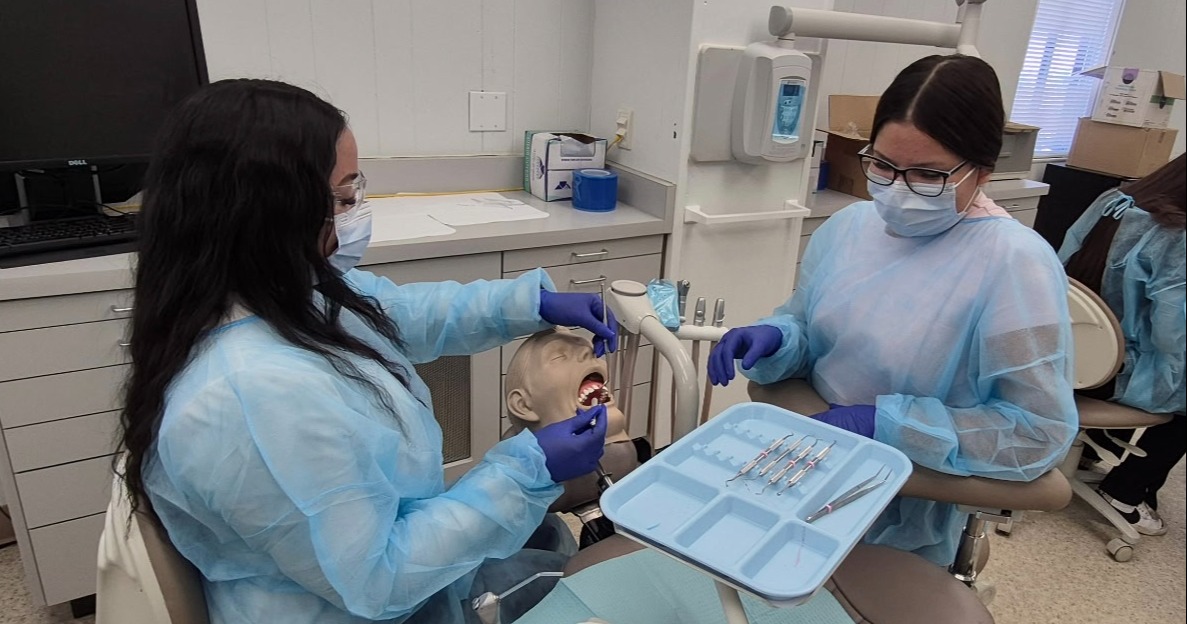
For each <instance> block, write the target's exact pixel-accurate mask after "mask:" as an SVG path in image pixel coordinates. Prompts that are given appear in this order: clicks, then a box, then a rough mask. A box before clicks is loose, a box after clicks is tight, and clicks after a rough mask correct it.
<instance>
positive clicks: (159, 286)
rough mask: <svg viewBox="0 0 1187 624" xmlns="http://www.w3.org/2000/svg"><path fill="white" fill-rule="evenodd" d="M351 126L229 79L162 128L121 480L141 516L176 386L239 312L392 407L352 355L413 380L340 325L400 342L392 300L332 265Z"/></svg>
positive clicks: (145, 224)
mask: <svg viewBox="0 0 1187 624" xmlns="http://www.w3.org/2000/svg"><path fill="white" fill-rule="evenodd" d="M345 129H346V120H345V117H344V116H343V114H342V112H341V111H339V110H337V109H336V108H334V107H333V106H331V105H330V104H328V103H326V102H324V101H322V100H320V99H318V98H317V97H316V96H314V95H313V94H312V93H310V92H308V91H306V90H304V89H300V88H297V87H294V86H292V85H288V84H284V83H281V82H273V81H268V80H224V81H220V82H215V83H213V84H211V85H209V86H207V87H205V88H203V89H201V90H200V91H198V92H197V93H195V94H194V95H193V96H191V97H190V98H189V99H187V100H186V101H185V102H183V103H182V104H180V105H179V106H178V108H177V109H176V110H175V111H174V112H173V114H172V115H171V116H170V118H169V119H168V120H167V121H166V123H165V125H164V127H163V128H162V130H161V134H160V136H159V137H158V140H157V145H156V150H155V152H154V154H153V157H152V160H151V162H150V164H149V168H148V172H147V174H146V176H145V182H144V188H145V195H144V204H143V208H142V211H141V214H140V221H139V227H140V253H139V258H138V261H137V264H136V286H135V309H134V310H133V313H132V333H131V340H130V342H131V347H130V351H131V356H132V371H131V375H130V377H129V379H128V381H127V383H126V386H125V389H124V411H123V414H122V449H123V450H124V451H126V453H125V464H124V469H123V472H122V473H121V475H120V476H121V477H122V478H123V480H124V483H125V484H126V486H127V488H128V491H129V493H130V495H131V503H132V505H133V508H136V507H138V506H139V504H140V503H141V502H143V501H144V500H146V498H145V491H144V482H143V469H144V465H145V457H146V455H147V454H148V453H149V452H150V449H151V448H152V446H153V443H154V442H155V440H156V437H157V431H158V428H159V427H160V422H161V417H162V414H163V412H164V409H165V403H166V396H167V393H168V390H169V385H170V383H172V382H173V380H174V379H175V378H176V377H177V376H178V374H180V373H181V371H182V370H183V369H184V368H185V366H186V364H187V363H188V362H189V360H190V357H191V355H192V352H193V350H194V348H195V345H197V344H198V342H199V341H200V340H201V339H202V337H203V335H204V333H205V332H207V331H208V330H210V329H212V328H214V327H216V326H218V324H219V323H220V320H221V319H224V318H226V317H227V315H228V313H229V312H230V311H231V309H232V306H235V305H238V306H242V307H243V308H245V309H246V310H248V311H250V312H251V313H253V314H255V315H256V316H258V317H259V318H260V319H262V320H263V321H265V322H267V323H268V324H269V325H270V326H271V327H272V328H273V329H274V330H275V331H276V332H277V333H278V334H279V335H280V336H281V337H283V338H284V339H285V340H287V341H288V342H290V343H292V344H294V345H296V346H298V347H300V348H303V349H307V350H308V351H311V352H313V353H316V354H318V355H320V356H322V357H324V358H325V359H326V360H327V361H329V363H330V364H331V365H333V367H334V368H335V369H336V370H337V371H338V372H339V373H341V374H342V375H345V376H346V377H348V378H350V379H352V380H354V381H355V382H357V383H360V384H363V385H364V386H366V387H368V388H369V389H371V390H373V391H374V392H375V393H376V398H377V400H378V401H380V402H381V403H382V404H383V405H384V406H385V407H386V408H388V409H390V407H391V400H390V397H388V396H387V395H386V394H385V393H383V392H382V391H381V390H380V388H379V387H378V386H377V385H376V384H375V382H373V381H371V380H370V379H368V378H367V377H365V376H364V375H363V373H361V372H360V371H359V370H358V368H357V367H355V366H354V365H353V364H352V363H351V362H350V361H349V360H348V359H346V357H344V355H343V354H354V355H357V356H361V357H364V358H368V359H371V360H374V361H376V362H379V363H381V364H382V365H383V366H384V367H385V368H386V369H387V370H388V371H389V372H390V373H392V374H393V375H395V376H396V378H397V379H399V380H400V381H401V383H404V384H405V385H407V383H408V378H407V373H406V371H404V370H403V369H402V368H401V367H400V366H398V365H396V364H394V363H392V362H390V361H388V360H387V359H386V358H385V357H384V356H383V355H381V354H380V353H379V352H378V351H377V350H375V349H374V348H373V347H371V346H369V345H368V344H366V343H364V342H363V341H361V340H359V339H358V338H355V337H353V336H352V335H350V334H349V333H347V332H346V331H345V330H344V329H343V328H342V326H341V325H340V324H339V319H340V316H341V314H342V310H343V309H346V310H349V311H350V312H352V313H354V314H355V315H357V316H358V317H359V318H360V319H362V320H363V321H364V322H365V323H367V324H368V325H370V326H371V327H372V328H373V329H375V330H376V331H377V332H379V333H380V334H381V335H383V336H384V337H385V338H386V339H388V340H390V341H391V342H392V343H393V344H396V345H399V344H400V337H399V332H398V330H397V328H396V326H395V324H394V323H393V322H392V321H391V320H390V319H389V318H388V317H387V316H385V315H384V314H383V312H382V311H381V310H380V309H379V305H378V303H377V302H375V301H374V300H371V299H368V298H365V297H362V296H360V295H359V294H357V293H356V292H355V291H354V290H352V289H351V288H350V286H349V285H348V284H347V283H346V282H345V281H344V280H343V278H342V276H341V275H339V274H338V273H337V272H336V271H335V270H334V269H333V268H332V267H331V266H330V264H329V263H328V261H327V260H326V258H325V254H324V245H323V241H324V237H325V228H326V227H327V218H328V217H330V216H331V215H332V214H333V205H334V199H333V192H332V190H331V187H330V180H329V178H330V175H331V172H332V171H333V169H334V165H335V160H336V153H337V142H338V139H339V137H340V136H341V135H342V133H343V131H344V130H345ZM316 293H320V295H321V296H320V297H318V296H317V295H316Z"/></svg>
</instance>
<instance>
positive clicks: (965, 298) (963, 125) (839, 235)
mask: <svg viewBox="0 0 1187 624" xmlns="http://www.w3.org/2000/svg"><path fill="white" fill-rule="evenodd" d="M1004 124H1005V114H1004V110H1003V106H1002V97H1001V89H1000V86H999V84H998V80H997V75H996V74H995V73H994V71H993V69H992V68H991V67H990V66H989V65H988V64H986V63H985V62H984V61H982V60H980V59H978V58H974V57H968V56H962V55H951V56H930V57H927V58H924V59H920V60H919V61H916V62H915V63H913V64H911V65H910V66H908V67H907V68H906V69H904V70H903V71H902V72H901V73H900V74H899V75H898V76H897V77H896V78H895V80H894V82H893V83H892V84H891V85H890V87H889V88H888V89H887V90H886V92H885V93H883V94H882V97H881V99H880V100H879V102H878V106H877V110H876V113H875V117H874V125H873V131H872V135H871V142H870V144H869V145H868V146H867V147H865V148H864V149H863V150H862V152H861V154H860V158H861V162H862V166H863V168H864V170H865V175H866V178H867V179H868V189H869V193H870V195H871V196H872V197H873V201H863V202H858V203H855V204H853V205H851V206H848V207H846V208H845V209H843V210H841V211H840V212H838V213H837V214H836V215H834V216H832V217H831V218H829V219H828V220H827V221H826V222H825V223H824V225H822V226H821V227H820V229H819V230H817V231H816V232H815V234H813V236H812V239H811V242H810V243H809V245H808V248H807V250H806V252H805V255H804V259H803V263H802V265H801V272H800V277H799V280H798V282H797V288H796V291H795V293H794V294H793V295H792V297H791V299H790V300H789V301H788V302H787V303H785V304H783V305H782V306H780V307H779V308H777V309H776V310H775V311H774V313H773V314H772V315H771V316H769V317H766V318H763V319H760V320H758V321H757V322H756V323H755V324H754V325H751V326H748V327H739V328H737V329H733V330H731V331H730V332H729V333H728V334H726V336H725V337H724V339H723V340H722V341H721V342H720V343H719V344H718V345H717V347H716V348H715V349H714V350H713V352H712V354H711V355H710V360H709V375H710V379H711V381H712V382H713V383H715V384H719V385H725V384H727V383H729V382H730V381H731V380H732V379H733V378H734V375H735V364H736V363H738V362H739V361H740V364H741V368H742V371H743V374H744V375H746V376H747V377H749V378H750V379H751V380H754V381H756V382H758V383H760V384H770V383H775V382H778V381H782V380H785V379H790V378H803V379H807V380H808V381H809V382H810V383H811V384H812V386H813V387H814V388H815V390H816V391H817V392H818V393H819V394H820V395H821V397H822V398H824V399H825V400H826V401H828V403H829V405H830V406H831V408H830V409H829V410H828V411H825V412H823V413H820V414H816V415H815V418H817V419H819V420H821V421H824V422H826V423H829V424H832V425H835V426H838V427H841V428H843V429H846V430H849V431H852V432H855V433H859V434H861V435H864V436H867V437H871V438H874V439H876V440H879V441H881V442H885V443H887V444H889V445H891V446H894V447H897V448H898V449H900V450H902V451H903V452H904V453H906V454H907V455H908V456H909V457H910V458H911V460H912V461H913V462H915V463H916V464H918V465H921V466H924V467H927V468H931V469H933V470H938V471H941V472H944V473H948V474H955V475H975V476H980V477H989V478H995V479H1004V480H1010V481H1029V480H1033V479H1035V478H1038V477H1039V476H1041V475H1043V474H1044V473H1045V472H1047V471H1049V470H1051V469H1053V468H1054V467H1056V466H1057V465H1058V462H1059V460H1060V459H1061V458H1062V457H1063V455H1064V454H1065V452H1066V451H1067V450H1068V448H1069V446H1070V445H1071V442H1072V439H1073V438H1074V437H1075V435H1076V431H1077V416H1076V410H1075V404H1074V400H1073V395H1072V385H1071V369H1072V361H1071V359H1070V349H1071V328H1070V323H1069V319H1068V311H1067V278H1066V276H1065V274H1064V271H1063V268H1062V266H1061V265H1060V263H1059V260H1058V258H1057V257H1056V255H1055V253H1054V251H1053V250H1052V249H1051V248H1050V246H1048V244H1047V243H1046V242H1045V241H1044V240H1043V239H1042V238H1041V237H1040V236H1039V235H1038V234H1036V233H1035V232H1034V231H1032V230H1031V229H1029V228H1027V227H1026V226H1024V225H1022V224H1021V223H1019V222H1017V221H1015V220H1014V219H1013V218H1012V217H1011V216H1010V215H1009V214H1008V213H1007V212H1006V211H1005V210H1004V209H1003V208H1002V207H1000V206H998V205H997V204H995V203H994V202H993V201H992V200H991V199H989V198H988V197H986V196H985V194H984V193H983V192H982V191H981V186H982V185H984V184H985V183H987V182H988V181H989V178H990V174H991V173H992V171H993V167H994V164H995V161H996V160H997V157H998V154H999V153H1000V151H1001V145H1002V129H1003V126H1004ZM960 529H961V516H960V515H959V514H958V513H957V511H956V509H955V507H954V506H953V505H949V504H946V503H939V502H935V501H926V500H920V499H910V498H902V497H900V498H896V499H895V500H894V501H893V502H892V503H891V504H890V506H889V507H888V508H887V509H886V511H885V512H884V513H883V514H882V516H881V517H879V518H878V520H877V521H876V522H875V523H874V526H873V528H872V529H871V530H870V531H869V533H867V535H866V537H865V539H866V541H867V542H870V543H875V544H884V545H888V546H892V547H896V548H899V549H902V550H907V551H912V552H915V553H917V554H919V555H921V556H923V557H925V558H927V559H929V560H931V561H933V562H935V563H937V564H939V565H947V564H949V563H951V562H952V559H953V556H954V555H955V550H956V543H957V536H958V534H959V532H960Z"/></svg>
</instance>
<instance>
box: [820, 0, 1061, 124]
mask: <svg viewBox="0 0 1187 624" xmlns="http://www.w3.org/2000/svg"><path fill="white" fill-rule="evenodd" d="M833 8H834V10H837V11H847V12H851V13H865V14H869V15H885V16H888V17H901V18H907V19H920V20H929V21H937V22H949V23H951V22H955V21H956V13H957V6H956V3H955V2H953V1H952V0H835V2H834V3H833ZM1037 8H1038V0H996V1H994V2H987V3H986V4H985V5H984V7H983V13H982V21H981V29H980V34H979V37H978V40H977V49H978V50H979V51H980V52H981V57H982V58H983V59H985V61H986V62H987V63H989V64H990V65H992V66H993V68H994V70H996V71H997V76H998V80H999V81H1000V82H1001V87H1002V100H1003V102H1004V103H1005V105H1006V112H1007V114H1008V113H1009V111H1010V108H1011V107H1012V106H1013V104H1014V92H1015V91H1017V88H1018V73H1019V72H1020V71H1021V70H1022V61H1023V59H1024V58H1025V56H1026V44H1027V42H1028V41H1029V40H1030V29H1031V24H1033V23H1034V16H1035V10H1036V9H1037ZM953 52H955V50H954V49H951V48H934V47H929V46H913V45H901V44H887V43H868V42H864V41H830V42H829V48H828V62H827V63H826V64H825V73H824V79H823V81H822V84H823V87H822V92H823V93H824V94H825V95H826V96H827V95H828V94H831V93H843V94H849V95H880V94H881V93H882V92H883V91H884V90H886V87H888V86H890V82H891V81H892V80H894V77H895V75H897V74H898V72H899V71H901V70H902V69H903V68H905V67H906V66H907V65H910V64H911V63H912V62H913V61H916V60H918V59H920V58H923V57H925V56H929V55H932V54H951V53H953ZM827 121H828V116H827V113H825V114H822V115H821V116H820V125H822V126H824V125H826V124H827Z"/></svg>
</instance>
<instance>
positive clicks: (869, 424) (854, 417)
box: [812, 403, 878, 438]
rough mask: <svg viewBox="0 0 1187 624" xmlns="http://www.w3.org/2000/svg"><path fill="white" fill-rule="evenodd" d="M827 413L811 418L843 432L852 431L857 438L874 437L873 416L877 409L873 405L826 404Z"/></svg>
mask: <svg viewBox="0 0 1187 624" xmlns="http://www.w3.org/2000/svg"><path fill="white" fill-rule="evenodd" d="M828 407H829V410H828V411H827V412H820V413H819V414H816V415H815V416H813V417H812V418H815V419H816V420H819V421H820V422H822V423H828V424H830V425H832V426H834V427H837V428H839V429H844V430H845V431H852V432H853V433H856V434H857V435H859V436H864V437H867V438H873V437H874V415H875V414H876V413H877V412H878V408H876V407H874V406H873V405H848V406H846V405H835V404H832V403H829V404H828Z"/></svg>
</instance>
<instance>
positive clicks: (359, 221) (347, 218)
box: [329, 203, 371, 273]
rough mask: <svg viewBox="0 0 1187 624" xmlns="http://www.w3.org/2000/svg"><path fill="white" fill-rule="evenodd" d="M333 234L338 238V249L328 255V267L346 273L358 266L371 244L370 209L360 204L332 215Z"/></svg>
mask: <svg viewBox="0 0 1187 624" xmlns="http://www.w3.org/2000/svg"><path fill="white" fill-rule="evenodd" d="M334 233H335V234H336V235H337V236H338V248H337V249H335V250H334V253H332V254H330V258H329V260H330V266H333V267H334V268H335V269H336V270H337V271H338V272H339V273H346V272H347V271H349V270H351V269H353V268H354V267H355V266H356V265H358V263H359V261H360V260H362V259H363V253H365V252H366V251H367V245H369V244H370V243H371V207H370V206H368V205H365V204H361V203H360V205H356V206H354V207H352V208H351V209H350V210H347V211H346V212H344V213H342V214H337V215H334Z"/></svg>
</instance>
